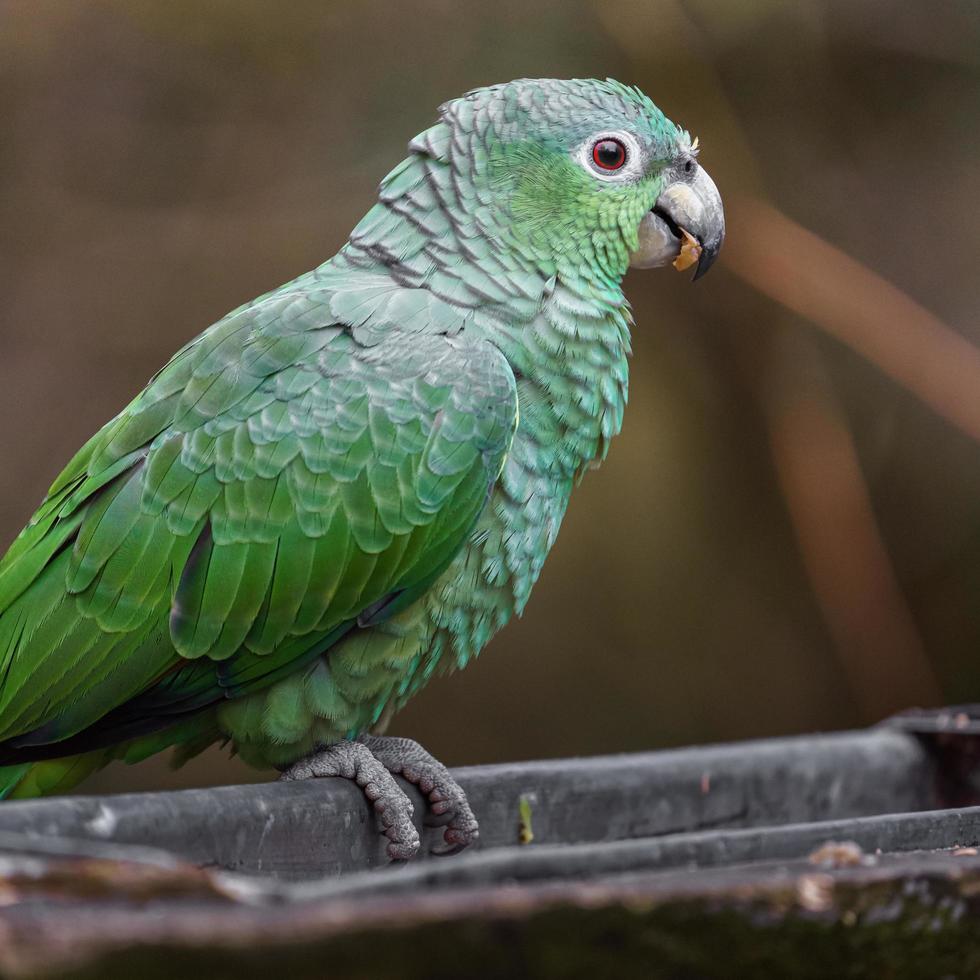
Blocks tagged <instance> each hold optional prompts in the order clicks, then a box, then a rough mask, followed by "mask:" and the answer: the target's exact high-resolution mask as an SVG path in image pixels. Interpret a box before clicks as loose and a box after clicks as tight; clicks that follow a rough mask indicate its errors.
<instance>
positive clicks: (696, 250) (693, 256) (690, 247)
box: [674, 228, 701, 272]
mask: <svg viewBox="0 0 980 980" xmlns="http://www.w3.org/2000/svg"><path fill="white" fill-rule="evenodd" d="M681 234H683V236H684V241H683V242H682V243H681V250H680V251H679V252H678V253H677V258H676V259H674V268H675V269H676V270H677V271H678V272H683V271H684V270H685V269H690V268H691V266H692V265H695V264H697V261H698V259H700V258H701V243H700V242H699V241H698V240H697V239H696V238H695V237H694V236H693V235H692V234H691V233H690V232H689V231H687V230H686V229H685V228H681Z"/></svg>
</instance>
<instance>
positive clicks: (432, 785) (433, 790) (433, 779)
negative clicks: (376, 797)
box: [357, 735, 480, 854]
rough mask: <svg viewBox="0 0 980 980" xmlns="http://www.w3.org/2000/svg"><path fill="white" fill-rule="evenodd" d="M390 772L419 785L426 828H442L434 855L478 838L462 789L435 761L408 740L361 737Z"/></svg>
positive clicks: (361, 740)
mask: <svg viewBox="0 0 980 980" xmlns="http://www.w3.org/2000/svg"><path fill="white" fill-rule="evenodd" d="M357 741H358V742H359V743H360V744H361V745H364V746H366V747H367V748H368V749H370V750H371V754H372V755H373V756H374V758H375V759H377V760H378V761H379V762H380V763H381V764H382V765H383V766H384V767H385V769H387V770H388V771H389V772H393V773H395V774H396V775H399V776H402V777H403V778H404V779H406V780H408V782H410V783H412V784H413V785H415V786H418V788H419V790H421V792H422V795H423V796H425V797H427V798H428V800H429V813H430V817H429V818H427V819H426V821H425V822H426V823H427V824H428V825H429V826H443V825H445V830H444V831H443V835H442V836H443V841H444V843H443V844H442V845H440V846H439V847H434V848H433V849H432V853H433V854H455V853H456V852H457V851H461V850H462V849H463V848H464V847H466V846H467V845H469V844H472V843H473V841H475V840H476V839H477V837H479V836H480V828H479V825H478V824H477V822H476V817H475V816H473V811H472V810H471V809H470V804H469V802H468V801H467V799H466V794H465V793H464V792H463V789H462V787H461V786H460V785H459V783H457V782H456V780H455V779H453V777H452V776H451V775H450V774H449V770H448V769H447V768H446V767H445V766H444V765H443V764H442V763H441V762H439V760H438V759H435V758H434V757H433V756H431V755H429V753H428V752H426V751H425V749H423V748H422V746H421V745H419V743H418V742H414V741H412V739H410V738H395V737H393V736H387V735H361V736H360V737H359V738H358V740H357Z"/></svg>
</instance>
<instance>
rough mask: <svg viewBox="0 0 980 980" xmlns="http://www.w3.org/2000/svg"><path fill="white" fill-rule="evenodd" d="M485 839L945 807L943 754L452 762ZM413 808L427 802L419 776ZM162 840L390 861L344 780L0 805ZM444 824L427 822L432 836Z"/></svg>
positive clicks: (902, 747) (840, 740) (825, 741)
mask: <svg viewBox="0 0 980 980" xmlns="http://www.w3.org/2000/svg"><path fill="white" fill-rule="evenodd" d="M456 776H457V778H458V779H459V781H460V783H461V784H462V785H463V787H464V788H465V789H466V790H467V793H468V794H469V797H470V800H471V803H472V805H473V808H474V810H475V811H476V813H477V816H478V818H479V820H480V823H481V840H480V847H481V848H482V849H488V848H498V847H504V846H507V845H513V844H516V843H517V842H518V838H519V829H520V824H521V815H520V812H519V809H520V802H521V800H522V799H524V800H525V801H526V806H527V807H529V808H530V813H531V817H532V829H533V833H534V838H535V841H536V842H537V843H545V844H547V843H556V844H574V843H586V842H607V841H618V840H631V839H637V838H646V837H657V836H663V835H667V834H678V833H682V832H691V831H699V830H706V829H718V830H721V829H731V828H744V827H752V826H760V825H770V824H775V825H784V824H790V823H800V822H813V821H820V820H826V819H829V818H831V817H833V818H836V819H846V818H851V817H859V816H866V815H869V814H880V813H887V812H890V811H913V810H922V809H927V808H929V807H931V806H934V805H936V799H935V794H934V785H935V782H936V766H935V762H934V760H933V758H932V756H931V755H930V754H929V753H928V752H926V751H925V750H924V749H923V747H922V746H921V744H920V743H919V742H918V741H917V739H916V738H914V737H913V736H910V735H907V734H905V733H902V732H899V731H894V730H889V729H872V730H868V731H859V732H844V733H838V734H832V735H821V736H813V737H802V738H787V739H771V740H764V741H758V742H748V743H742V744H738V745H722V746H708V747H703V748H689V749H679V750H672V751H666V752H654V753H641V754H637V755H622V756H606V757H595V758H586V759H565V760H546V761H536V762H527V763H512V764H506V765H496V766H482V767H473V768H465V769H460V770H457V771H456ZM409 792H410V793H411V794H412V795H413V797H414V799H415V800H416V815H417V818H418V820H419V822H421V815H422V813H423V807H422V801H421V799H420V798H419V796H418V794H417V793H416V792H415V790H414V789H409ZM4 831H6V832H11V833H19V834H25V835H29V836H30V835H33V836H42V837H50V836H60V837H69V838H79V839H88V840H96V841H106V842H116V843H120V844H127V843H129V844H142V845H148V846H154V847H159V848H163V849H165V850H167V851H170V852H172V853H173V854H175V855H179V856H180V857H183V858H184V859H186V860H188V861H192V862H194V863H196V864H198V865H201V866H205V867H219V868H226V869H230V870H235V871H240V872H247V873H255V874H263V875H273V876H277V877H281V878H284V879H296V878H317V877H321V876H324V875H336V874H339V873H342V872H349V871H353V870H363V869H366V868H372V867H377V866H379V865H384V864H387V859H386V857H385V854H384V846H383V843H384V842H383V840H382V838H380V836H379V835H378V833H377V829H376V824H375V820H374V815H373V813H372V811H371V809H370V808H369V806H368V805H367V803H366V802H365V800H364V799H363V797H362V795H361V793H360V791H359V790H357V789H356V787H354V786H352V785H351V784H350V783H348V782H346V781H344V780H340V779H330V780H319V781H314V782H310V783H269V784H264V785H252V786H233V787H218V788H215V789H208V790H185V791H180V792H170V793H142V794H124V795H118V796H105V797H85V796H76V797H63V798H54V799H48V800H36V801H24V802H10V803H4V804H0V832H4ZM438 839H439V831H438V830H437V829H433V828H425V829H424V842H425V845H426V846H431V845H432V844H434V843H435V842H436V841H437V840H438Z"/></svg>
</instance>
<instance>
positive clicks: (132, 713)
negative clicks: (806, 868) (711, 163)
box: [0, 79, 724, 859]
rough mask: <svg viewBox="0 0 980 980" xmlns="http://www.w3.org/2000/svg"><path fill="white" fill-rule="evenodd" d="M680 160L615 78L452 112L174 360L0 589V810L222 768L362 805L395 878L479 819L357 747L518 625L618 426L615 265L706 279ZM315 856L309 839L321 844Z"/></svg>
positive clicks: (700, 223) (707, 189)
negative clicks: (87, 788) (316, 243)
mask: <svg viewBox="0 0 980 980" xmlns="http://www.w3.org/2000/svg"><path fill="white" fill-rule="evenodd" d="M696 156H697V146H696V143H695V144H692V142H691V139H690V136H689V135H688V133H686V132H685V131H684V130H683V129H680V128H679V127H677V126H676V125H674V123H672V122H671V121H670V120H668V119H667V118H666V117H665V116H664V114H663V113H662V112H661V111H660V110H659V109H658V108H657V107H656V106H655V105H654V104H653V103H652V102H651V101H650V100H649V99H648V98H647V97H646V96H645V95H643V94H642V93H641V92H640V91H639V90H637V89H635V88H629V87H627V86H625V85H621V84H620V83H618V82H615V81H612V80H607V81H594V80H571V81H565V80H553V79H541V80H529V79H522V80H518V81H514V82H509V83H507V84H503V85H495V86H492V87H489V88H483V89H478V90H476V91H473V92H470V93H469V94H467V95H466V96H464V97H463V98H460V99H456V100H454V101H451V102H448V103H446V104H445V105H443V106H442V107H441V109H440V110H439V118H438V120H437V121H436V122H435V124H434V125H433V126H431V128H429V129H427V130H425V131H424V132H423V133H421V134H420V135H418V136H417V137H415V139H413V140H412V141H411V142H410V143H409V145H408V156H407V157H406V158H405V159H404V160H403V161H402V162H401V163H399V164H398V165H397V166H396V167H395V168H394V169H393V170H392V171H391V173H389V174H388V176H387V177H385V178H384V180H383V181H382V182H381V185H380V189H379V192H378V198H377V201H376V203H374V205H373V207H371V209H370V210H369V211H368V212H367V214H366V215H365V216H364V218H363V219H362V220H361V222H360V223H359V224H358V225H357V227H356V228H355V229H354V230H353V232H352V233H351V235H350V239H349V241H348V242H347V244H345V245H344V247H343V248H342V249H341V250H340V251H339V252H338V253H337V254H336V255H335V256H333V257H332V258H330V259H329V260H328V261H326V262H325V263H323V264H322V265H321V266H319V267H318V268H316V269H314V270H313V271H311V272H308V273H305V274H304V275H301V276H299V277H298V278H297V279H294V280H293V281H292V282H289V283H287V284H285V285H284V286H281V287H280V288H278V289H275V290H273V291H272V292H270V293H267V294H266V295H264V296H261V297H260V298H258V299H256V300H254V301H252V302H250V303H246V304H245V305H244V306H241V307H239V308H238V309H237V310H234V311H233V312H232V313H229V314H228V315H227V316H226V317H224V318H223V319H222V320H219V321H218V322H217V323H215V324H213V325H212V326H211V327H209V328H208V329H207V330H205V331H204V332H203V333H202V334H200V335H199V336H198V337H196V338H195V339H194V340H191V341H190V342H189V343H188V344H187V345H186V346H185V347H183V348H182V349H181V350H180V351H178V352H177V353H176V354H175V355H174V357H173V358H172V359H171V360H170V362H169V363H168V364H166V365H165V366H164V367H163V368H162V369H161V370H160V371H159V372H158V373H157V374H156V375H155V376H154V377H153V378H152V379H151V380H150V382H149V383H148V384H147V386H146V387H145V388H144V389H143V391H142V392H140V394H139V395H137V396H136V398H135V399H134V400H133V401H132V402H131V403H130V404H129V405H128V406H127V407H126V408H124V409H123V410H122V412H120V414H119V415H117V416H116V417H115V418H114V419H112V420H111V421H110V422H108V423H107V424H106V425H105V426H104V427H103V428H102V429H101V430H100V431H99V432H98V433H96V435H95V436H93V438H92V439H90V440H89V441H88V442H87V443H86V444H85V445H84V446H83V447H82V449H81V450H79V452H78V453H77V454H76V456H75V457H74V459H72V460H71V462H70V463H69V464H68V465H67V467H66V468H65V469H64V471H63V472H62V473H61V475H60V476H58V478H57V479H56V480H55V482H54V484H53V485H52V487H51V489H50V491H49V492H48V495H47V497H46V499H45V500H44V501H43V503H42V504H41V506H40V508H39V509H38V511H37V512H36V513H35V514H34V516H33V518H32V519H31V521H30V523H29V524H28V525H27V527H26V528H25V529H24V531H23V532H22V533H21V534H20V536H19V537H18V538H17V539H16V540H15V541H14V543H13V544H12V545H11V547H10V549H9V551H8V552H7V554H6V556H5V557H4V558H3V560H2V561H0V795H2V796H3V797H25V796H36V795H41V794H45V793H53V792H60V791H64V790H66V789H68V788H70V787H72V786H73V785H75V784H77V783H78V782H79V781H80V780H81V779H83V778H84V777H85V776H86V775H88V774H89V773H91V772H93V771H94V770H96V769H98V768H100V767H102V766H104V765H106V764H107V763H108V762H110V761H112V760H124V761H126V762H136V761H139V760H141V759H144V758H146V757H147V756H149V755H151V754H153V753H156V752H160V751H162V750H164V749H170V748H172V749H174V751H175V755H174V759H175V762H176V763H177V764H179V763H180V762H181V761H183V760H185V759H187V758H188V757H190V756H192V755H194V754H195V753H197V752H200V751H202V750H203V749H205V748H207V747H208V746H209V745H212V744H214V743H216V742H220V743H230V745H231V746H232V748H233V750H234V751H235V752H237V753H238V754H239V755H241V757H242V758H243V759H244V760H245V761H247V762H249V763H251V764H253V765H255V766H259V767H266V768H271V769H278V770H279V771H280V773H281V774H282V778H284V779H305V778H311V777H319V776H341V777H345V778H349V779H353V780H355V781H356V782H357V783H358V785H360V786H361V787H362V788H363V790H364V793H365V795H366V796H367V798H368V799H369V800H370V801H371V802H372V804H373V807H374V810H375V812H376V813H377V815H378V819H379V822H380V828H381V830H382V832H383V833H384V834H385V836H386V837H387V838H388V841H387V848H388V853H389V855H390V856H391V857H392V858H393V859H405V858H409V857H411V856H412V855H414V854H415V853H416V851H417V850H418V848H419V834H418V832H417V830H416V827H415V824H414V822H413V819H412V817H413V814H412V804H411V802H410V801H409V799H408V797H407V796H406V795H405V794H404V793H403V792H402V791H401V790H400V789H399V787H398V785H397V783H396V782H395V781H394V778H393V774H400V775H402V776H404V777H405V778H406V779H408V780H409V781H410V782H413V783H415V784H416V785H418V786H419V788H420V789H421V791H422V793H423V795H424V796H425V797H426V798H427V803H428V806H429V809H430V811H431V813H430V817H431V818H435V819H437V821H438V822H439V823H440V824H441V825H442V826H443V828H444V829H443V842H442V844H441V845H440V850H441V851H443V852H450V851H454V850H458V849H459V848H461V847H464V846H465V845H467V844H468V843H470V842H471V841H473V840H474V839H475V838H476V836H477V822H476V819H475V817H474V815H473V813H472V811H471V810H470V807H469V804H468V803H467V801H466V797H465V795H464V794H463V792H462V790H461V789H460V787H459V786H458V785H457V784H456V782H455V781H454V780H453V778H452V776H451V775H450V774H449V772H448V771H447V770H446V769H445V767H443V766H442V765H441V764H440V763H438V762H437V761H436V760H435V759H434V758H432V757H431V756H430V755H428V753H426V752H425V751H424V750H423V749H422V748H421V747H420V746H418V745H417V744H416V743H415V742H413V741H411V740H409V739H403V738H390V737H385V736H383V735H380V734H377V733H378V731H379V730H380V729H382V728H383V727H384V725H385V724H386V723H387V720H388V718H389V717H390V715H391V714H392V713H393V712H394V711H396V710H397V709H398V708H399V707H400V706H402V705H403V704H404V703H405V702H406V701H407V700H408V699H409V698H410V697H411V696H412V695H413V694H414V693H415V692H416V691H418V690H419V689H420V688H421V687H423V686H424V685H425V683H426V682H427V681H428V680H429V679H430V678H431V677H432V676H433V675H434V674H435V673H437V672H443V671H447V670H453V669H457V668H460V667H463V666H465V665H466V664H467V663H468V662H469V661H470V660H471V659H472V658H473V657H474V656H476V655H477V654H478V653H479V652H480V650H481V649H482V648H483V647H484V646H485V645H486V643H487V642H488V641H489V640H490V638H491V637H492V636H493V635H494V634H495V633H496V632H497V631H498V630H499V629H501V627H503V626H504V625H505V624H506V623H507V622H508V620H509V619H510V618H511V617H512V616H513V615H515V614H517V615H519V614H520V613H521V612H522V610H523V609H524V606H525V604H526V603H527V601H528V597H529V596H530V593H531V589H532V586H533V585H534V583H535V581H536V579H537V578H538V575H539V573H540V572H541V568H542V565H543V563H544V560H545V558H546V556H547V554H548V551H549V550H550V548H551V546H552V544H553V543H554V541H555V538H556V536H557V534H558V529H559V526H560V524H561V521H562V517H563V515H564V512H565V508H566V506H567V504H568V501H569V496H570V494H571V492H572V489H573V487H574V486H575V484H576V482H577V481H578V479H579V478H580V476H581V474H582V473H583V471H584V470H585V469H587V468H588V467H589V466H591V465H593V464H595V463H597V462H598V461H601V460H602V459H603V457H604V456H605V454H606V451H607V448H608V446H609V442H610V440H611V439H612V437H613V436H615V435H616V434H617V433H618V432H619V429H620V426H621V424H622V418H623V410H624V408H625V405H626V395H627V357H628V354H629V351H630V326H631V323H632V320H631V317H630V312H629V306H628V304H627V302H626V300H625V298H624V296H623V292H622V289H621V281H622V279H623V276H624V275H625V273H626V271H627V268H628V267H630V266H633V267H636V268H648V267H652V266H657V265H666V264H668V263H670V262H673V264H674V266H675V267H676V268H677V269H680V270H683V269H687V268H691V267H694V268H695V274H694V278H695V279H697V278H698V277H700V276H701V275H703V274H704V273H705V272H706V271H707V269H708V267H709V266H710V265H711V263H712V262H713V261H714V259H715V256H716V255H717V254H718V250H719V249H720V248H721V244H722V241H723V238H724V216H723V211H722V205H721V200H720V198H719V195H718V191H717V189H716V188H715V185H714V183H713V182H712V181H711V178H710V177H708V175H707V174H706V173H705V171H704V170H703V169H702V168H701V166H700V165H699V164H698V162H697V159H696ZM328 832H329V830H328Z"/></svg>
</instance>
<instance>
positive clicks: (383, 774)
mask: <svg viewBox="0 0 980 980" xmlns="http://www.w3.org/2000/svg"><path fill="white" fill-rule="evenodd" d="M318 776H341V777H343V778H344V779H352V780H354V782H355V783H357V785H358V786H360V787H361V789H362V790H364V795H365V796H366V797H367V798H368V800H369V801H370V802H371V804H372V805H373V806H374V811H375V813H377V815H378V819H380V821H381V825H382V827H383V828H384V830H383V831H382V833H383V834H384V835H385V837H387V838H388V848H387V850H388V857H390V858H391V859H392V860H393V861H408V860H410V859H411V858H413V857H415V855H416V853H417V852H418V849H419V843H420V841H419V832H418V830H416V828H415V824H414V823H412V816H413V814H414V812H415V807H414V806H413V805H412V801H411V800H410V799H409V798H408V797H407V796H406V795H405V794H404V792H402V790H401V788H400V787H399V785H398V783H396V782H395V779H394V777H393V776H392V775H391V773H390V772H389V771H388V769H387V768H386V767H385V766H384V764H383V763H382V762H380V761H379V760H378V759H376V758H375V757H374V756H373V755H372V754H371V750H370V749H369V748H368V747H367V746H366V745H364V744H363V743H362V742H346V741H345V742H336V743H334V744H333V745H328V746H327V747H326V748H323V749H319V750H318V751H316V752H314V753H312V754H311V755H308V756H307V757H306V758H305V759H300V760H299V762H295V763H293V765H291V766H290V767H289V768H288V769H285V770H283V773H282V775H281V776H280V777H279V778H280V779H314V778H316V777H318Z"/></svg>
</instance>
